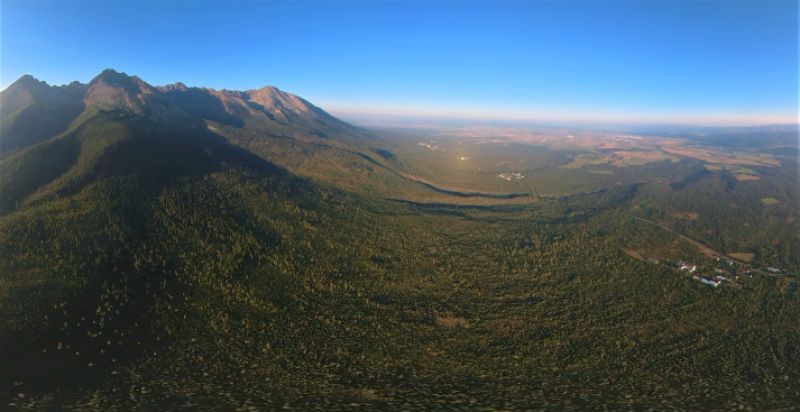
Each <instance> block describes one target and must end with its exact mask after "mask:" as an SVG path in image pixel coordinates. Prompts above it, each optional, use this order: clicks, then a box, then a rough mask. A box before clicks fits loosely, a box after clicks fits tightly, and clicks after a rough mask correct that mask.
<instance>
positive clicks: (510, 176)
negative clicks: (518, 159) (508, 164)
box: [497, 172, 525, 182]
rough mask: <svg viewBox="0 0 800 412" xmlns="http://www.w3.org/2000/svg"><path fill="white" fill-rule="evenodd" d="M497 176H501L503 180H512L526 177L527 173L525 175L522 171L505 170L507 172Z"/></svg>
mask: <svg viewBox="0 0 800 412" xmlns="http://www.w3.org/2000/svg"><path fill="white" fill-rule="evenodd" d="M497 177H499V178H501V179H503V180H507V181H509V182H510V181H512V180H521V179H524V178H525V175H523V174H522V173H517V172H505V173H500V174H499V175H497Z"/></svg>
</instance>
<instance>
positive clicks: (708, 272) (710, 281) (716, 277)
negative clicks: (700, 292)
mask: <svg viewBox="0 0 800 412" xmlns="http://www.w3.org/2000/svg"><path fill="white" fill-rule="evenodd" d="M625 253H627V254H628V255H629V256H632V257H634V258H638V259H641V260H646V261H647V262H649V263H652V264H657V265H662V266H666V267H670V268H673V269H677V270H678V271H680V272H681V273H683V274H685V275H686V276H688V277H690V278H691V279H692V280H694V281H697V282H700V283H702V284H704V285H708V286H711V287H715V288H716V287H719V286H730V287H734V288H740V287H741V284H740V283H739V282H740V281H742V280H744V279H748V278H752V277H753V275H765V276H786V275H791V273H788V272H787V271H786V270H783V269H780V268H775V267H761V266H757V265H753V264H750V263H744V262H739V261H736V260H734V259H732V258H730V257H728V256H724V255H722V256H720V255H711V256H707V257H705V258H704V259H701V260H700V261H701V262H703V263H694V262H692V261H690V260H685V259H678V260H673V259H667V258H656V257H648V258H647V259H645V258H643V257H642V256H641V255H638V254H637V253H635V252H632V251H629V250H625Z"/></svg>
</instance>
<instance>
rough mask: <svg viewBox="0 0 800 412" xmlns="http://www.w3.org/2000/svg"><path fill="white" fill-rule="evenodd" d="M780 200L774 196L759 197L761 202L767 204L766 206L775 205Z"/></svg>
mask: <svg viewBox="0 0 800 412" xmlns="http://www.w3.org/2000/svg"><path fill="white" fill-rule="evenodd" d="M780 202H781V201H780V200H778V199H775V198H774V197H765V198H763V199H761V203H762V204H764V205H767V206H769V205H775V204H778V203H780Z"/></svg>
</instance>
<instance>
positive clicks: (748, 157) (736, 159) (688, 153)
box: [661, 145, 780, 167]
mask: <svg viewBox="0 0 800 412" xmlns="http://www.w3.org/2000/svg"><path fill="white" fill-rule="evenodd" d="M661 150H663V151H665V152H667V153H669V154H673V155H676V156H683V157H691V158H693V159H698V160H702V161H704V162H708V163H717V164H723V165H742V166H767V167H774V166H780V162H778V161H777V160H776V159H775V158H773V157H772V156H769V155H760V154H743V153H723V152H719V151H716V150H712V149H707V148H697V147H685V146H666V145H665V146H661Z"/></svg>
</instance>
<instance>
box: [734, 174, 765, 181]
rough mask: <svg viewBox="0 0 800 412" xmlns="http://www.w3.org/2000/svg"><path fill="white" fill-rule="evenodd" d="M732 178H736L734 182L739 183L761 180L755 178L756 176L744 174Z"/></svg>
mask: <svg viewBox="0 0 800 412" xmlns="http://www.w3.org/2000/svg"><path fill="white" fill-rule="evenodd" d="M733 176H734V177H735V178H736V180H738V181H740V182H749V181H755V180H761V178H760V177H758V176H756V175H749V174H745V173H736V174H734V175H733Z"/></svg>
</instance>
